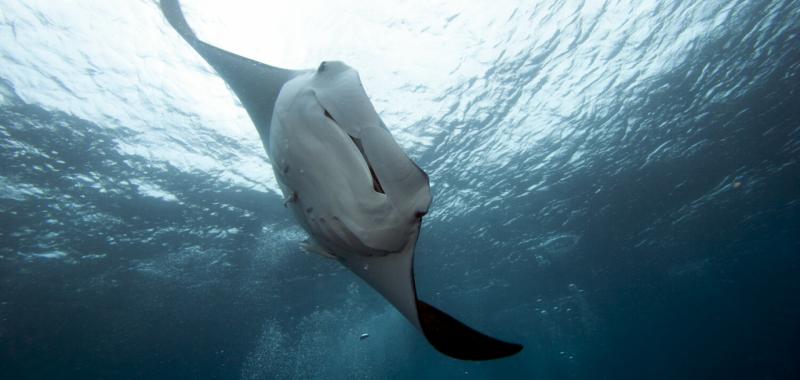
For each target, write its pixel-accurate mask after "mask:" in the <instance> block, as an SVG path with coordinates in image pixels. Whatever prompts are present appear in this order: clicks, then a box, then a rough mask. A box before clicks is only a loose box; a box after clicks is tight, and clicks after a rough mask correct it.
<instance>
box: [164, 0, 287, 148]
mask: <svg viewBox="0 0 800 380" xmlns="http://www.w3.org/2000/svg"><path fill="white" fill-rule="evenodd" d="M160 3H161V10H162V12H163V13H164V16H165V17H166V19H167V21H169V23H170V24H171V25H172V27H173V28H175V30H176V31H177V32H178V34H180V35H181V37H183V39H184V40H186V42H188V43H189V45H191V46H192V47H193V48H194V50H196V51H197V52H198V53H199V54H200V55H201V56H202V57H203V58H204V59H205V60H206V62H208V63H209V64H210V65H211V66H212V67H213V68H214V70H216V71H217V72H218V73H219V75H220V76H221V77H222V79H223V80H225V83H226V84H227V85H228V87H230V88H231V90H233V92H234V93H235V94H236V96H237V97H238V98H239V101H241V103H242V106H243V107H244V109H245V110H246V111H247V113H248V114H249V115H250V119H252V120H253V124H255V126H256V129H257V130H258V134H259V135H260V136H261V140H262V142H263V143H264V146H265V147H266V146H268V145H269V144H268V140H269V126H270V123H271V122H272V112H273V110H274V106H275V100H276V99H277V98H278V93H279V92H280V90H281V87H283V85H284V84H285V83H286V82H287V81H289V80H290V79H292V78H294V77H295V76H297V75H298V74H299V73H301V71H297V70H286V69H281V68H279V67H274V66H269V65H265V64H263V63H261V62H257V61H254V60H252V59H248V58H245V57H242V56H239V55H236V54H233V53H231V52H228V51H225V50H223V49H220V48H218V47H216V46H213V45H210V44H207V43H205V42H203V41H201V40H200V39H198V38H197V36H196V35H195V33H194V31H192V28H191V27H190V26H189V24H188V23H187V22H186V19H185V18H184V16H183V11H182V10H181V7H180V4H179V3H178V0H161V1H160Z"/></svg>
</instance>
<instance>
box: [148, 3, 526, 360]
mask: <svg viewBox="0 0 800 380" xmlns="http://www.w3.org/2000/svg"><path fill="white" fill-rule="evenodd" d="M160 4H161V9H162V11H163V13H164V15H165V17H166V19H167V21H169V23H170V24H171V25H172V26H173V28H174V29H175V30H176V31H177V32H178V33H179V34H180V35H181V36H182V37H183V39H184V40H186V42H188V43H189V45H191V46H192V47H193V48H194V50H196V51H197V53H199V54H200V55H201V56H202V57H203V58H204V59H205V60H206V61H207V62H208V63H209V64H210V65H211V66H212V67H213V68H214V69H215V70H216V71H217V73H219V75H220V76H221V77H222V79H223V80H224V81H225V83H227V85H228V86H229V87H230V89H231V90H232V91H233V92H234V94H235V95H236V96H237V97H238V98H239V100H240V101H241V104H242V106H243V107H244V109H245V110H246V111H247V113H248V114H249V116H250V118H251V119H252V122H253V124H254V125H255V127H256V129H257V130H258V134H259V136H260V137H261V141H262V143H263V145H264V147H265V149H266V151H267V155H268V156H269V159H270V161H271V163H272V167H273V170H274V172H275V178H276V180H277V182H278V185H279V187H280V189H281V191H282V192H283V195H284V197H285V205H286V206H287V207H289V208H290V209H291V212H292V213H293V214H294V216H295V219H296V220H297V222H298V223H299V224H300V225H301V226H302V228H303V229H304V230H305V231H306V232H307V233H308V235H309V236H310V238H309V240H307V241H306V243H305V244H304V248H305V249H306V250H308V251H311V252H315V253H318V254H320V255H322V256H325V257H328V258H333V259H335V260H338V261H339V262H340V263H341V264H343V265H344V266H345V267H347V268H348V269H349V270H351V271H352V272H353V273H355V274H356V275H358V276H359V277H361V278H362V279H363V280H364V281H366V282H367V283H368V284H369V285H370V286H372V287H373V288H374V289H375V290H377V291H378V292H379V293H380V294H381V295H383V297H385V298H386V299H387V300H388V301H389V302H390V303H391V304H392V305H393V306H394V307H395V308H397V310H398V311H400V313H401V314H402V315H403V316H405V318H406V319H408V320H409V321H410V322H411V323H412V324H413V325H414V326H415V327H416V328H418V329H419V330H420V331H421V332H422V334H423V335H424V336H425V338H426V339H427V340H428V341H429V342H430V344H431V345H432V346H433V347H434V348H436V349H437V350H438V351H439V352H441V353H443V354H445V355H448V356H450V357H453V358H457V359H462V360H489V359H498V358H503V357H507V356H511V355H514V354H516V353H518V352H519V351H520V350H522V346H521V345H519V344H514V343H508V342H503V341H501V340H498V339H495V338H492V337H490V336H487V335H485V334H483V333H480V332H478V331H476V330H474V329H472V328H470V327H468V326H466V325H465V324H463V323H461V322H459V321H458V320H456V319H455V318H453V317H451V316H450V315H448V314H446V313H444V312H442V311H440V310H439V309H437V308H435V307H433V306H431V305H430V304H428V303H426V302H424V301H421V300H419V299H418V298H417V292H416V288H415V284H414V268H413V262H414V250H415V248H416V245H417V237H418V236H419V233H420V228H421V223H422V217H423V216H424V215H425V214H426V213H427V212H428V208H429V207H430V204H431V200H432V198H431V191H430V185H429V182H428V176H427V174H425V172H424V171H422V169H420V168H419V167H418V166H417V165H416V164H415V163H414V162H413V161H412V160H411V159H410V158H408V156H407V155H406V154H405V152H404V151H403V150H402V149H401V148H400V146H399V145H398V144H397V142H395V140H394V138H393V137H392V134H391V133H390V132H389V130H388V129H387V128H386V125H384V123H383V121H382V120H381V118H380V117H379V116H378V113H377V112H376V111H375V108H374V107H373V106H372V102H371V101H370V100H369V97H368V96H367V94H366V92H365V90H364V87H363V86H362V84H361V80H360V79H359V76H358V73H357V72H356V71H355V70H354V69H352V68H351V67H349V66H347V65H346V64H344V63H342V62H338V61H328V62H322V63H321V64H320V65H319V67H318V68H317V69H310V70H287V69H282V68H278V67H274V66H270V65H266V64H263V63H260V62H256V61H253V60H251V59H248V58H245V57H241V56H239V55H236V54H233V53H231V52H228V51H225V50H223V49H220V48H217V47H215V46H212V45H210V44H207V43H205V42H203V41H201V40H200V39H199V38H198V37H197V36H196V35H195V33H194V31H193V30H192V29H191V27H189V25H188V24H187V22H186V19H185V18H184V16H183V12H182V10H181V8H180V4H179V3H178V1H177V0H161V2H160Z"/></svg>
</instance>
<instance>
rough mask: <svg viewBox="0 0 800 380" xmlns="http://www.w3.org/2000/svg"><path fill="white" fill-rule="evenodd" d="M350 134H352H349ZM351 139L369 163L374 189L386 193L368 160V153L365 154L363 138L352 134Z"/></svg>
mask: <svg viewBox="0 0 800 380" xmlns="http://www.w3.org/2000/svg"><path fill="white" fill-rule="evenodd" d="M348 136H350V135H348ZM350 140H353V144H355V145H356V148H358V151H359V152H361V157H364V162H366V163H367V167H368V168H369V175H371V176H372V189H373V190H375V192H376V193H381V194H386V193H385V192H384V191H383V186H381V182H380V181H378V176H377V175H375V169H373V168H372V165H371V164H370V163H369V160H367V155H366V154H364V147H363V146H361V140H359V139H357V138H355V137H353V136H350Z"/></svg>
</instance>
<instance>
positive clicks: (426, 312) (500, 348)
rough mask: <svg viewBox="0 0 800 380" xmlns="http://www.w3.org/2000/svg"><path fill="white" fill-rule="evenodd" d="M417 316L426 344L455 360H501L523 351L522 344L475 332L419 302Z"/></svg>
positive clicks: (443, 313)
mask: <svg viewBox="0 0 800 380" xmlns="http://www.w3.org/2000/svg"><path fill="white" fill-rule="evenodd" d="M417 314H418V315H419V322H420V328H421V329H422V333H423V334H425V338H427V339H428V342H430V344H431V345H432V346H433V347H435V348H436V349H437V350H438V351H439V352H441V353H443V354H445V355H448V356H451V357H454V358H456V359H462V360H491V359H500V358H504V357H506V356H511V355H514V354H516V353H518V352H520V351H522V345H521V344H516V343H508V342H503V341H501V340H499V339H495V338H492V337H490V336H488V335H486V334H483V333H481V332H479V331H476V330H475V329H473V328H471V327H469V326H467V325H465V324H463V323H461V322H460V321H459V320H457V319H455V318H453V317H451V316H450V315H448V314H446V313H445V312H443V311H441V310H439V309H437V308H435V307H433V306H431V305H429V304H428V303H426V302H424V301H421V300H419V299H418V300H417Z"/></svg>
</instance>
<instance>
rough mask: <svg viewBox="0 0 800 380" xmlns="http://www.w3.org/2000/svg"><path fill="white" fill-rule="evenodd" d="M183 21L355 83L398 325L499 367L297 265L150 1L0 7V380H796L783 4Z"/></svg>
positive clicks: (314, 261) (797, 144)
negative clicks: (443, 328) (387, 240)
mask: <svg viewBox="0 0 800 380" xmlns="http://www.w3.org/2000/svg"><path fill="white" fill-rule="evenodd" d="M184 3H185V8H186V11H187V17H188V18H189V21H190V23H191V24H192V25H193V26H194V27H195V29H196V30H197V31H198V34H199V35H200V36H201V37H202V38H204V39H206V40H208V41H209V42H211V43H214V44H217V45H219V46H220V47H223V48H226V49H229V50H232V51H234V52H237V53H239V54H242V55H246V56H248V57H252V58H254V59H258V60H261V61H263V62H267V63H271V64H275V65H280V66H284V67H291V68H306V67H316V66H317V65H318V64H319V61H321V60H324V59H341V60H344V61H346V62H347V63H349V64H350V65H351V66H353V67H355V68H357V69H358V70H359V72H360V73H361V78H362V80H363V82H364V85H365V86H366V89H367V92H368V93H369V95H370V96H371V97H372V99H373V102H374V104H375V106H376V109H377V110H378V112H379V113H380V115H381V117H382V118H383V120H384V121H385V122H386V124H387V126H388V128H389V129H390V130H391V131H392V133H393V134H394V135H395V137H396V138H397V139H398V141H399V142H400V143H401V145H402V146H403V147H404V148H405V149H406V150H407V151H408V152H409V154H410V155H411V156H412V157H413V158H414V159H415V160H416V161H417V162H418V164H419V165H420V166H421V167H422V168H423V169H424V170H425V171H427V172H428V174H429V175H430V178H431V185H432V190H433V193H434V203H433V206H432V210H431V213H430V214H429V215H428V216H427V217H426V219H425V222H424V226H423V233H422V236H421V239H420V244H419V247H418V249H417V258H416V279H417V288H418V290H419V292H420V295H421V298H424V299H426V300H429V301H430V302H431V303H433V304H436V305H440V306H442V308H443V309H445V310H448V311H449V312H451V313H452V314H454V315H456V316H458V317H460V318H462V319H464V320H465V321H467V322H468V323H469V324H471V325H474V326H476V327H478V328H479V329H481V330H484V331H486V332H488V333H490V334H492V335H496V336H499V337H502V338H504V339H508V340H511V341H519V342H522V343H524V344H525V345H526V348H525V350H524V351H523V352H522V353H521V354H519V355H517V356H514V357H512V358H509V359H504V360H499V361H493V362H482V363H472V362H461V361H456V360H452V359H449V358H447V357H444V356H442V355H440V354H438V353H437V352H436V351H434V350H433V349H432V348H430V347H429V346H428V344H427V343H426V342H425V341H424V338H422V336H421V335H420V334H418V333H417V332H416V331H415V330H413V329H412V327H411V325H410V324H409V323H408V322H406V321H405V320H404V319H403V318H402V316H401V315H400V314H399V313H398V312H396V311H395V309H393V308H391V307H390V306H389V305H388V304H387V303H386V302H385V301H384V300H383V299H382V298H381V297H379V296H378V295H377V294H376V293H375V292H374V291H373V290H371V289H370V288H368V287H367V286H366V285H364V284H363V283H362V282H361V281H360V280H358V279H357V278H356V277H355V276H353V275H352V274H351V273H350V272H348V271H346V270H344V269H343V268H341V267H340V266H339V265H338V264H337V263H335V262H333V261H330V260H322V259H320V258H319V257H312V256H310V255H308V254H306V253H304V252H303V251H302V250H300V248H299V242H301V241H303V240H304V239H305V235H304V232H302V230H300V229H299V228H298V227H296V225H295V223H294V222H293V220H292V219H291V218H290V215H289V213H288V212H287V210H286V209H284V208H283V207H282V199H281V197H280V196H279V194H278V192H277V186H276V183H275V180H274V177H273V175H272V169H271V167H270V164H269V161H268V159H267V157H266V154H265V152H264V151H263V149H262V147H261V143H260V141H259V139H258V136H257V134H256V131H255V128H253V127H252V124H250V122H249V119H248V118H247V115H246V113H245V112H244V111H243V109H242V108H241V107H240V105H239V104H238V103H237V101H236V100H235V98H234V97H233V96H232V94H231V93H230V92H229V91H228V89H227V88H226V87H225V85H224V83H223V82H222V81H221V80H220V79H219V78H218V77H217V75H216V74H215V73H214V71H213V70H211V69H210V68H209V67H208V66H206V64H205V63H204V61H202V59H201V58H200V57H199V56H197V55H196V54H195V53H194V52H193V51H192V50H191V48H190V47H188V46H187V45H186V44H185V43H184V42H183V41H182V40H181V39H180V38H179V37H178V36H177V34H176V33H175V32H174V31H173V30H172V29H171V28H170V27H169V25H168V24H167V23H166V22H165V21H164V20H163V18H162V16H161V14H160V12H159V9H158V7H157V5H156V4H155V3H154V2H153V1H144V0H138V1H135V0H131V1H122V0H114V1H103V2H99V1H49V0H48V1H45V0H27V1H14V0H0V377H2V378H3V379H23V378H37V379H38V378H81V379H88V378H112V379H125V378H131V379H134V378H135V379H142V378H219V379H232V378H243V379H269V378H320V379H328V378H348V379H349V378H458V377H463V378H476V379H482V378H487V379H488V378H500V377H508V378H537V379H595V378H636V379H642V378H649V379H656V378H661V379H677V378H765V379H766V378H769V379H784V378H785V379H796V378H800V364H798V361H797V347H798V346H799V345H800V323H798V322H797V321H800V304H799V303H798V302H797V301H798V294H800V256H799V255H800V238H799V237H798V236H800V165H799V164H798V158H800V96H799V94H798V91H799V90H800V39H799V38H798V33H800V23H798V20H800V2H798V1H790V0H784V1H778V0H776V1H766V0H764V1H753V0H750V1H745V0H741V1H713V0H712V1H672V2H669V1H610V0H609V1H538V2H523V1H519V2H516V1H494V2H491V3H490V2H446V1H410V2H396V3H395V2H385V3H384V2H372V1H366V0H364V1H353V2H343V1H331V2H316V1H310V0H309V1H300V2H297V3H292V5H286V4H279V2H275V3H271V4H267V5H255V4H254V3H255V2H247V1H236V2H212V1H189V0H185V1H184ZM362 333H369V334H370V338H369V339H365V340H360V339H359V336H360V335H361V334H362Z"/></svg>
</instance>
